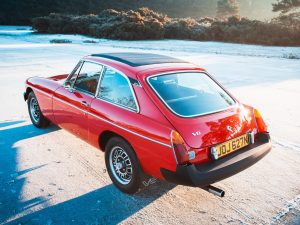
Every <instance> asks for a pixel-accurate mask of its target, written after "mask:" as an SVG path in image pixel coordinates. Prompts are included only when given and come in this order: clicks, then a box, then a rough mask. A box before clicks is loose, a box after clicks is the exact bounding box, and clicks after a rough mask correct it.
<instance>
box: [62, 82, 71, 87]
mask: <svg viewBox="0 0 300 225" xmlns="http://www.w3.org/2000/svg"><path fill="white" fill-rule="evenodd" d="M64 87H65V88H66V89H69V88H71V82H70V81H66V82H65V84H64Z"/></svg>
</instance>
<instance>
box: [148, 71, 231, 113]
mask: <svg viewBox="0 0 300 225" xmlns="http://www.w3.org/2000/svg"><path fill="white" fill-rule="evenodd" d="M148 82H149V84H150V86H151V87H152V88H153V89H154V91H155V92H156V94H157V95H158V96H159V97H160V99H161V100H162V101H163V102H164V103H165V105H166V106H167V107H168V108H169V109H170V110H171V111H173V112H174V113H175V114H177V115H179V116H183V117H194V116H199V115H204V114H209V113H213V112H218V111H222V110H225V109H227V108H228V107H230V106H233V105H234V104H235V101H234V100H233V99H232V98H231V97H230V96H229V95H228V94H227V93H226V92H225V91H224V90H223V89H222V88H221V87H220V86H219V85H218V84H217V83H216V82H214V81H213V80H212V79H211V78H210V77H209V76H208V75H206V74H205V73H199V72H184V73H183V72H182V73H173V74H166V75H158V76H152V77H149V78H148Z"/></svg>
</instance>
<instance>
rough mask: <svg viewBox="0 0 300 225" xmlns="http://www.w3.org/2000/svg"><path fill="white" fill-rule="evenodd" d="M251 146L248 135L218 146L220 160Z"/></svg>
mask: <svg viewBox="0 0 300 225" xmlns="http://www.w3.org/2000/svg"><path fill="white" fill-rule="evenodd" d="M248 144H249V138H248V134H245V135H242V136H240V137H237V138H234V139H232V140H229V141H227V142H225V143H222V144H220V145H217V146H216V148H217V151H218V155H219V158H220V157H223V156H225V155H228V154H230V153H231V152H234V151H237V150H239V149H241V148H243V147H245V146H247V145H248Z"/></svg>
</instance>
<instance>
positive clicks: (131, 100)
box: [98, 68, 137, 111]
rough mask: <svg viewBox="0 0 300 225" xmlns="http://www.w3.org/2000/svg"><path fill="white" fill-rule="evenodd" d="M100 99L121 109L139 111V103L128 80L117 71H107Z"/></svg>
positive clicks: (102, 83) (103, 79)
mask: <svg viewBox="0 0 300 225" xmlns="http://www.w3.org/2000/svg"><path fill="white" fill-rule="evenodd" d="M98 97H99V98H101V99H103V100H106V101H108V102H111V103H113V104H117V105H119V106H121V107H125V108H128V109H131V110H134V111H137V103H136V100H135V97H134V94H133V91H132V89H131V84H130V83H129V81H128V78H126V77H125V76H123V75H122V74H120V73H118V72H117V71H115V70H112V69H109V68H106V69H105V71H104V73H103V78H102V81H101V84H100V92H99V96H98Z"/></svg>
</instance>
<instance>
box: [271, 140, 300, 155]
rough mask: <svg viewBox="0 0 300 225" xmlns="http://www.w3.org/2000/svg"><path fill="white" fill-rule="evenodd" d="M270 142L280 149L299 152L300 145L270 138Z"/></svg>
mask: <svg viewBox="0 0 300 225" xmlns="http://www.w3.org/2000/svg"><path fill="white" fill-rule="evenodd" d="M272 142H273V144H275V145H279V146H281V147H284V148H288V149H292V150H295V151H299V152H300V144H296V143H292V142H288V141H285V140H280V139H277V138H272Z"/></svg>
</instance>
